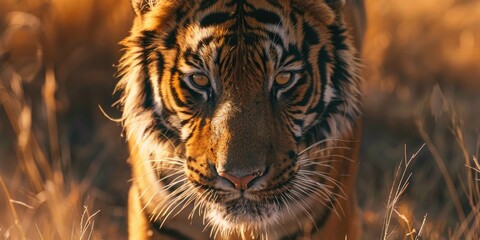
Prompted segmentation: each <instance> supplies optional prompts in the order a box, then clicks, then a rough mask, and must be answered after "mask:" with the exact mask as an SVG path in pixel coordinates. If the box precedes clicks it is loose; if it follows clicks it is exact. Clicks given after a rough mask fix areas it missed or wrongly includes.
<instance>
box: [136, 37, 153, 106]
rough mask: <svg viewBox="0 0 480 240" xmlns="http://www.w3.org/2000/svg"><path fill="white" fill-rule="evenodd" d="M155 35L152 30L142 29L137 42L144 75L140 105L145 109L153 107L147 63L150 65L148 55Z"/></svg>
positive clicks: (151, 49) (151, 50)
mask: <svg viewBox="0 0 480 240" xmlns="http://www.w3.org/2000/svg"><path fill="white" fill-rule="evenodd" d="M154 37H155V32H154V31H143V32H142V37H141V38H140V39H139V44H140V46H141V47H142V56H141V58H142V63H141V64H142V72H143V75H144V79H143V89H144V95H143V103H142V106H143V108H145V109H150V108H152V107H153V87H152V83H151V82H150V81H151V79H150V74H149V65H150V62H151V61H150V55H151V53H152V52H153V49H154V48H153V46H152V42H153V39H154Z"/></svg>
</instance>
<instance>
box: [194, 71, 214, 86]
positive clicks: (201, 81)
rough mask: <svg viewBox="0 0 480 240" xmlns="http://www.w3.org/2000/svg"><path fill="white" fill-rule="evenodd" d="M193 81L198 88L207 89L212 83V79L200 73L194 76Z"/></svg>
mask: <svg viewBox="0 0 480 240" xmlns="http://www.w3.org/2000/svg"><path fill="white" fill-rule="evenodd" d="M191 79H192V82H193V83H195V85H197V86H198V87H206V86H208V84H209V83H210V79H208V77H207V76H205V75H203V74H199V73H196V74H193V75H192V77H191Z"/></svg>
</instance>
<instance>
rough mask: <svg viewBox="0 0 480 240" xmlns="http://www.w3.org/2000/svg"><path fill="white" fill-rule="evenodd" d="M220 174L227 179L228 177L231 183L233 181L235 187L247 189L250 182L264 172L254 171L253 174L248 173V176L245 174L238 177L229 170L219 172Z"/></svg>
mask: <svg viewBox="0 0 480 240" xmlns="http://www.w3.org/2000/svg"><path fill="white" fill-rule="evenodd" d="M218 175H219V176H220V177H223V178H225V179H227V180H228V181H230V182H231V183H233V185H235V188H236V189H238V190H245V189H247V188H248V184H249V183H250V182H251V181H252V180H253V179H255V178H257V177H261V176H262V175H263V173H262V172H255V173H252V174H249V175H246V176H243V177H237V176H233V175H231V174H229V173H227V172H219V173H218Z"/></svg>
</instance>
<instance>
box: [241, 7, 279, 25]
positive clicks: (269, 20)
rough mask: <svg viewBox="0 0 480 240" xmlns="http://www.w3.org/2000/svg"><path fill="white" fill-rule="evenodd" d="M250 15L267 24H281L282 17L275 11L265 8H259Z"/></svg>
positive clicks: (249, 14)
mask: <svg viewBox="0 0 480 240" xmlns="http://www.w3.org/2000/svg"><path fill="white" fill-rule="evenodd" d="M248 16H251V17H253V18H255V20H257V21H259V22H261V23H266V24H279V25H281V23H282V21H281V18H280V17H279V16H278V15H277V14H276V13H274V12H270V11H267V10H265V9H257V10H254V11H252V12H250V13H248Z"/></svg>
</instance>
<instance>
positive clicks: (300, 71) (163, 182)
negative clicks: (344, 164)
mask: <svg viewBox="0 0 480 240" xmlns="http://www.w3.org/2000/svg"><path fill="white" fill-rule="evenodd" d="M341 2H342V1H327V0H323V1H322V0H285V1H283V0H216V1H215V0H202V1H193V0H169V1H167V0H157V1H143V0H133V6H134V9H135V12H136V18H135V22H134V26H133V28H132V30H131V35H130V36H129V37H128V38H127V39H126V40H124V42H123V44H124V45H125V47H126V52H125V54H124V56H123V58H122V60H121V65H120V73H121V74H122V76H123V77H122V80H121V81H120V82H119V85H118V88H119V89H121V90H122V91H123V97H122V99H121V103H122V106H123V112H124V113H123V114H124V115H123V119H124V124H125V126H126V132H127V138H128V141H129V142H134V143H133V144H131V145H133V147H134V148H137V150H138V151H139V152H142V154H143V156H144V158H145V159H142V160H136V161H138V162H139V163H135V162H134V164H144V165H145V164H146V165H148V167H149V168H151V171H152V172H154V173H155V174H156V181H155V182H154V183H152V184H158V185H159V186H161V188H162V190H164V191H166V192H167V196H168V197H171V198H173V199H175V201H177V203H175V202H174V203H173V204H170V207H162V206H156V207H155V208H154V210H153V212H152V214H153V215H154V216H155V215H156V216H157V218H162V217H165V216H168V214H170V213H169V211H173V209H176V210H179V209H181V208H182V206H183V205H187V204H193V205H195V207H194V211H196V210H198V211H200V212H201V213H202V214H203V216H204V217H205V218H206V220H207V221H206V222H207V224H208V225H210V226H211V227H212V229H215V230H219V231H221V232H222V233H226V234H228V233H230V232H232V231H242V229H243V230H244V229H253V230H259V231H266V230H268V228H270V227H272V226H274V225H275V224H276V223H278V222H279V221H282V220H283V219H285V218H286V217H285V216H287V215H295V213H297V212H300V213H303V212H307V213H308V212H309V211H312V209H313V208H315V207H316V206H315V201H320V202H321V203H322V204H323V205H325V204H326V203H327V202H328V201H331V198H333V197H334V194H332V193H331V186H335V185H338V184H337V183H335V182H334V181H333V180H331V181H329V180H328V178H326V177H324V178H325V179H323V180H322V179H321V178H322V176H323V175H322V174H312V172H314V171H317V170H315V168H317V167H318V166H324V165H327V163H325V164H323V165H322V164H321V161H322V157H319V156H313V155H312V154H314V153H312V151H311V150H312V149H316V150H317V151H315V152H317V153H318V152H319V151H318V149H319V148H320V149H326V148H328V146H329V145H328V144H329V143H330V142H332V141H329V140H331V139H338V138H340V137H341V136H342V134H344V133H346V132H349V131H351V128H352V124H353V121H354V120H355V119H356V118H357V115H358V112H359V110H358V107H359V98H360V93H359V77H358V66H357V65H358V64H357V60H356V59H357V58H356V51H355V49H354V47H353V46H352V44H351V40H350V38H349V37H348V33H347V30H346V26H345V23H344V21H343V16H342V11H341V6H342V3H341ZM321 154H326V153H325V152H324V153H321ZM317 155H318V154H317ZM315 162H317V163H319V164H314V163H315ZM137 177H140V176H137ZM320 183H321V184H320ZM311 196H316V197H315V199H317V200H312V199H311ZM174 207H176V208H174Z"/></svg>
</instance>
